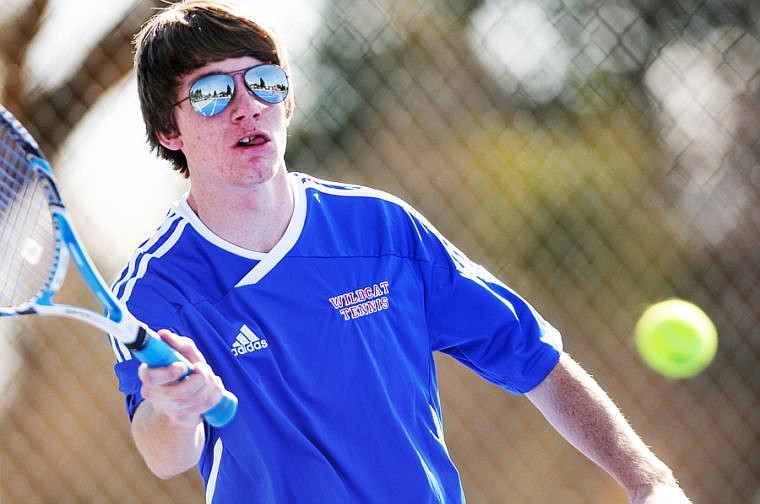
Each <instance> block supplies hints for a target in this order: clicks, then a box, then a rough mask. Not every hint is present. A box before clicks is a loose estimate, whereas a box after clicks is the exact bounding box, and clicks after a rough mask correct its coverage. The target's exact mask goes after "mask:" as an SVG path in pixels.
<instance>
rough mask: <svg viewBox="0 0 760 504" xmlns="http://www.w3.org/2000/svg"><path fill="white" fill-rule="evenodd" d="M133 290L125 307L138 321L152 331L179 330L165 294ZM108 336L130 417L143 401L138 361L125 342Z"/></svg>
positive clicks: (148, 290) (144, 287) (146, 288)
mask: <svg viewBox="0 0 760 504" xmlns="http://www.w3.org/2000/svg"><path fill="white" fill-rule="evenodd" d="M135 291H136V292H138V295H134V294H133V296H132V297H131V298H130V300H128V301H127V308H128V309H129V311H130V312H131V313H132V314H133V315H134V316H135V317H137V319H138V320H140V321H142V322H143V323H144V324H146V325H147V326H148V327H150V328H151V329H153V330H154V331H158V330H159V329H169V330H171V331H173V332H179V331H180V330H179V328H178V327H177V324H176V320H175V319H174V318H173V315H172V314H175V313H176V312H177V310H176V307H174V306H173V305H172V304H171V303H169V302H167V301H166V297H165V296H161V295H158V294H157V293H156V292H157V291H156V290H153V289H151V288H149V287H147V286H141V287H138V288H135ZM151 292H153V293H151ZM138 300H139V301H138ZM109 337H110V338H111V347H112V349H113V351H114V354H115V356H116V363H115V364H114V372H115V373H116V378H117V380H118V383H119V391H120V392H121V393H122V394H124V399H125V406H126V409H127V413H128V414H129V418H130V420H131V419H132V417H133V416H134V413H135V410H136V409H137V406H139V405H140V403H141V402H142V401H143V397H142V395H141V394H140V389H141V388H142V382H141V381H140V377H139V376H138V374H137V371H138V368H139V367H140V364H141V362H140V360H139V359H137V358H136V357H135V356H134V355H133V354H132V353H131V352H130V351H129V350H128V349H127V348H126V347H125V346H124V345H122V344H119V343H118V342H117V341H116V340H115V339H114V338H113V336H109Z"/></svg>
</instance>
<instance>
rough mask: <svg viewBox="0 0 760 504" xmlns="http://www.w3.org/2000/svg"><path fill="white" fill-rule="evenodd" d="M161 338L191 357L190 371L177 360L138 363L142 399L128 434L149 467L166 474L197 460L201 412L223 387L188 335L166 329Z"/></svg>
mask: <svg viewBox="0 0 760 504" xmlns="http://www.w3.org/2000/svg"><path fill="white" fill-rule="evenodd" d="M158 334H159V335H160V336H161V338H163V339H164V341H166V342H167V343H169V344H170V345H171V346H172V347H174V348H175V349H176V350H177V351H178V352H179V353H181V354H182V355H183V356H185V357H186V358H187V359H188V360H189V361H190V362H191V363H193V366H194V370H193V373H192V374H191V375H189V376H187V377H186V378H184V379H183V380H181V381H177V380H178V379H179V378H180V377H181V376H183V375H184V374H185V373H186V372H187V369H186V367H185V366H184V365H182V364H180V363H174V364H172V365H170V366H167V367H156V368H149V367H147V366H146V365H145V364H142V365H141V366H140V370H139V374H140V380H141V381H142V389H141V394H142V396H143V399H144V401H143V402H142V403H141V404H140V405H139V406H138V407H137V410H136V411H135V414H134V416H133V418H132V438H133V439H134V440H135V444H136V445H137V449H138V450H139V451H140V453H141V455H142V456H143V458H144V459H145V462H146V464H147V465H148V467H149V468H150V470H151V471H152V472H153V473H154V474H155V475H156V476H158V477H159V478H162V479H169V478H171V477H173V476H176V475H178V474H180V473H182V472H184V471H186V470H188V469H190V468H191V467H193V466H194V465H196V464H197V463H198V460H199V459H200V456H201V452H202V451H203V445H204V442H205V428H204V424H203V420H202V417H201V414H202V413H203V412H205V411H207V410H209V409H210V408H211V407H212V406H214V405H215V404H216V403H217V402H218V401H219V398H220V397H221V395H222V392H223V390H224V387H223V385H222V383H221V380H220V379H219V378H218V377H217V376H216V375H214V373H213V371H211V368H210V367H209V366H208V364H206V362H205V360H204V359H203V356H202V355H201V354H200V352H199V351H198V349H197V348H196V347H195V344H194V343H193V342H192V340H190V339H188V338H181V337H179V336H177V335H175V334H172V333H170V332H169V331H159V333H158Z"/></svg>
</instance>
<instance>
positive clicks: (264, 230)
mask: <svg viewBox="0 0 760 504" xmlns="http://www.w3.org/2000/svg"><path fill="white" fill-rule="evenodd" d="M187 203H188V205H189V206H190V208H191V209H192V210H193V212H195V214H196V215H197V216H198V217H199V218H200V219H201V221H202V222H203V224H205V225H206V227H208V228H209V229H210V230H211V231H213V232H214V234H216V235H217V236H219V237H220V238H222V239H224V240H226V241H228V242H230V243H233V244H235V245H237V246H239V247H242V248H245V249H248V250H253V251H256V252H269V251H270V250H272V248H273V247H274V246H275V245H276V244H277V242H278V241H279V240H280V239H281V238H282V236H283V234H285V230H286V229H287V227H288V224H289V223H290V218H291V216H292V215H293V208H294V205H295V203H294V197H293V191H292V189H291V187H290V183H289V181H288V177H287V173H286V172H285V171H281V172H279V173H278V174H277V175H275V176H274V177H273V178H272V179H270V180H268V181H266V182H264V183H261V184H257V185H255V186H239V187H235V188H233V189H230V188H226V189H225V190H224V191H211V190H208V188H205V190H204V189H198V188H195V187H192V186H191V188H190V193H189V194H188V197H187Z"/></svg>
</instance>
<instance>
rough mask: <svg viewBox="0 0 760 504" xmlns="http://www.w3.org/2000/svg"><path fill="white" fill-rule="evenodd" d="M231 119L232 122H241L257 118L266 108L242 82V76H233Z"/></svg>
mask: <svg viewBox="0 0 760 504" xmlns="http://www.w3.org/2000/svg"><path fill="white" fill-rule="evenodd" d="M229 106H230V107H231V117H232V120H233V121H241V120H244V119H245V118H247V117H254V118H256V117H258V116H259V115H261V111H262V110H263V109H264V107H266V104H265V103H262V102H261V101H260V100H258V99H257V98H256V97H255V96H254V95H253V93H251V92H250V91H249V90H248V87H247V86H246V85H245V82H243V76H242V75H236V76H235V93H234V95H233V97H232V102H231V103H230V105H229Z"/></svg>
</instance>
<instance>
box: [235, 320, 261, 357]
mask: <svg viewBox="0 0 760 504" xmlns="http://www.w3.org/2000/svg"><path fill="white" fill-rule="evenodd" d="M268 346H269V345H268V344H267V340H265V339H261V338H259V337H258V336H256V334H254V332H253V331H251V329H250V328H249V327H248V326H247V325H245V324H243V327H241V328H240V332H239V333H238V335H237V338H235V342H234V343H233V344H232V347H231V348H230V350H231V351H232V355H234V356H235V357H240V356H241V355H245V354H247V353H251V352H256V351H258V350H263V349H265V348H267V347H268Z"/></svg>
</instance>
